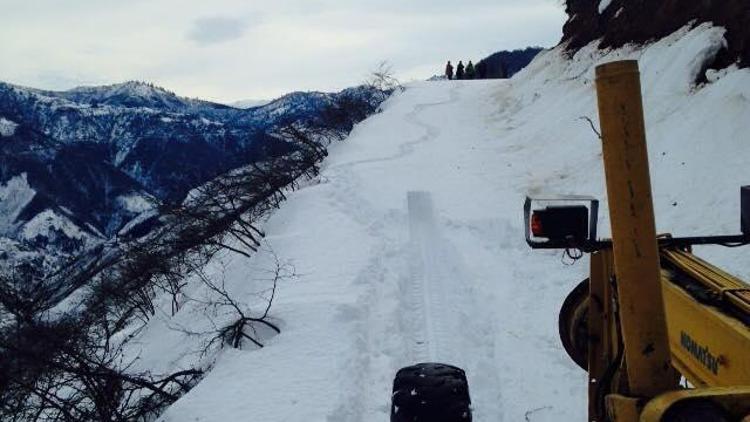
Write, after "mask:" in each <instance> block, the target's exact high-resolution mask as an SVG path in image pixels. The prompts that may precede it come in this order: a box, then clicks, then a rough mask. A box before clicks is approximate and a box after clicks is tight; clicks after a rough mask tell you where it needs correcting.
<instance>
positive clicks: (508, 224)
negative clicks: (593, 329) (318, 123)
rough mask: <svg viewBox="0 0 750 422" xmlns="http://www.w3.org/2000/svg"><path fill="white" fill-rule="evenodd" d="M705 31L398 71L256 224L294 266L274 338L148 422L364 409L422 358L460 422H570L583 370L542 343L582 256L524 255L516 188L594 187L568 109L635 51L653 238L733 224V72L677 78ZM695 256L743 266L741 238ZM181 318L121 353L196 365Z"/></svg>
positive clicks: (259, 286)
mask: <svg viewBox="0 0 750 422" xmlns="http://www.w3.org/2000/svg"><path fill="white" fill-rule="evenodd" d="M723 34H724V30H723V29H721V28H715V27H711V26H710V25H702V26H699V27H698V28H695V29H692V30H689V29H687V28H686V29H682V30H680V31H678V32H677V33H675V34H673V35H671V36H669V37H667V38H665V39H663V40H661V41H658V42H656V43H654V44H652V45H649V46H646V47H627V48H623V49H619V50H611V51H609V50H608V51H600V50H598V49H597V48H596V44H591V45H588V46H585V47H583V48H581V49H580V50H579V51H578V53H576V55H575V56H573V57H572V58H571V59H568V57H567V56H566V52H565V51H563V49H562V48H557V49H554V50H552V51H548V52H545V53H542V54H541V55H540V56H539V57H537V58H536V59H535V61H534V62H533V63H532V64H531V65H530V66H529V67H528V68H527V69H525V70H524V71H523V72H521V73H520V74H518V75H517V76H516V77H515V78H513V79H511V80H509V81H452V82H425V83H416V84H413V85H410V86H409V87H408V89H407V90H406V92H404V93H402V94H400V95H397V96H395V97H393V98H391V99H390V100H389V101H388V102H387V103H386V104H385V106H384V111H383V113H381V114H378V115H376V116H375V117H373V118H370V119H368V120H366V121H365V122H363V123H362V124H360V125H359V126H358V127H356V128H355V130H354V132H353V133H352V135H351V136H350V139H349V140H348V141H347V142H346V143H344V144H342V145H340V146H338V147H337V148H335V149H334V150H333V151H332V154H331V156H330V157H329V160H328V162H327V165H326V166H325V168H324V171H323V173H322V176H321V177H320V180H318V181H317V183H313V184H311V185H310V186H309V187H307V188H305V189H302V190H300V191H298V192H295V193H294V194H292V195H290V197H289V200H288V202H287V203H286V204H284V206H283V207H282V208H281V209H280V210H279V211H278V212H277V213H276V214H275V215H273V217H272V218H271V219H270V220H269V221H268V222H267V223H266V225H265V230H266V232H267V234H268V237H267V242H268V244H267V248H266V249H269V248H270V249H272V250H273V251H274V253H275V254H276V255H278V256H279V257H280V258H281V259H284V260H291V261H292V262H293V264H294V265H295V267H296V272H297V274H298V277H297V280H296V281H294V282H292V281H288V280H287V281H285V282H282V284H281V285H280V286H279V289H278V292H277V297H276V301H275V302H274V305H273V308H272V311H271V315H272V316H273V318H274V321H275V322H276V323H278V324H279V325H280V326H281V327H282V329H283V330H282V333H281V335H278V336H275V337H270V336H265V335H264V334H263V333H261V336H262V338H263V341H264V342H265V345H266V347H265V348H262V349H259V350H233V349H227V350H225V351H224V352H223V353H222V355H221V356H220V357H219V359H218V361H217V362H216V363H215V366H214V367H213V369H212V371H211V372H210V373H209V374H208V375H207V376H206V378H205V379H204V380H203V381H202V382H201V383H200V384H199V385H198V386H197V387H196V388H194V389H193V390H192V391H191V392H190V393H188V394H187V395H186V396H184V397H183V398H182V399H180V400H179V401H178V402H177V403H175V404H174V405H173V406H172V407H171V408H170V409H169V410H168V411H167V412H166V414H165V415H164V416H163V417H162V419H161V420H163V421H183V420H192V421H223V420H262V421H268V422H274V421H323V420H325V421H329V422H352V421H372V422H376V421H377V422H380V421H384V420H388V412H389V408H388V404H389V400H390V388H391V385H390V383H391V379H392V376H393V374H394V373H395V371H396V370H397V369H398V368H399V367H401V366H404V365H407V364H411V363H414V362H415V361H422V360H443V361H448V362H449V363H453V364H457V365H460V366H462V367H464V368H465V369H466V370H467V374H468V377H469V381H470V384H471V392H472V397H473V401H474V409H475V420H477V421H479V422H490V421H519V420H525V419H529V418H531V420H534V421H559V420H570V421H573V420H583V419H584V418H585V408H586V407H585V406H586V405H585V400H586V398H585V387H586V377H585V374H584V373H583V372H582V371H580V369H578V368H577V367H575V365H574V364H573V363H572V362H570V361H569V360H568V358H567V357H566V356H565V354H564V352H563V351H562V349H561V346H560V345H559V341H558V339H557V332H556V330H557V327H556V315H557V310H558V307H559V305H560V304H561V302H562V300H563V298H564V296H565V295H566V294H567V292H568V291H569V290H570V289H571V288H572V287H573V286H574V285H575V284H576V283H577V282H578V281H580V280H581V279H582V278H584V277H585V275H586V272H587V271H586V270H587V266H586V264H585V260H584V261H583V262H579V263H578V264H577V265H575V266H565V265H562V264H561V262H560V258H561V257H560V255H559V254H558V253H556V252H532V251H531V250H529V249H528V247H527V246H526V245H525V243H524V241H523V235H522V233H523V223H522V212H521V207H522V202H523V198H524V195H526V194H527V193H539V192H542V191H544V192H549V191H551V192H560V193H586V194H592V195H596V196H598V197H599V198H601V199H605V195H604V180H603V171H602V166H601V156H600V152H601V148H600V145H599V139H598V138H597V137H596V135H595V134H594V133H593V131H592V130H591V128H590V127H589V125H588V123H586V122H585V121H583V120H581V119H580V117H581V116H588V117H591V118H592V119H594V120H595V121H596V108H595V93H594V91H593V88H592V86H593V68H594V66H595V65H596V64H597V63H601V62H606V61H610V60H616V59H622V58H637V59H639V60H640V63H641V69H642V73H643V89H644V95H645V108H646V115H647V116H646V120H647V127H648V138H649V153H650V164H651V170H652V178H653V187H654V198H655V206H656V215H657V225H658V229H659V231H662V232H664V231H670V232H673V233H678V234H682V235H688V234H707V233H734V232H736V231H737V230H738V215H737V214H738V209H739V195H738V190H739V189H738V188H739V185H741V184H747V183H748V181H750V166H748V157H750V143H748V142H747V139H746V136H745V134H746V133H747V131H748V130H750V71H748V70H738V69H736V68H730V69H729V70H727V71H725V72H722V73H719V74H712V75H711V77H710V78H709V80H710V81H711V82H710V83H707V84H705V85H701V86H694V85H693V81H694V80H695V76H696V75H697V74H698V73H700V72H701V70H702V69H703V68H704V64H705V63H706V62H709V61H711V60H712V58H713V57H714V55H715V54H716V52H717V51H718V50H719V49H720V48H721V46H722V45H723V44H724V38H723ZM604 205H605V206H604V210H603V211H602V212H601V214H600V217H601V219H602V220H603V221H602V226H603V227H604V228H605V230H604V231H605V235H606V227H608V224H607V219H606V217H605V216H606V215H607V207H606V200H605V201H604ZM697 252H698V253H699V254H701V255H703V256H706V257H708V258H710V259H712V260H714V261H716V262H717V263H718V264H719V265H723V266H726V267H727V268H728V269H729V270H731V271H733V272H735V273H736V274H737V275H739V276H740V277H743V278H745V279H750V266H748V264H747V259H746V256H747V250H746V249H742V248H739V249H725V248H721V247H703V248H699V249H698V250H697ZM269 261H271V262H272V261H273V258H272V256H271V255H269V252H267V251H266V252H261V253H259V254H257V255H255V257H254V258H253V259H252V260H250V261H246V260H238V259H229V258H225V259H220V260H218V261H217V262H216V263H215V265H214V269H213V271H214V274H216V275H218V276H220V277H221V279H222V280H225V282H226V283H227V287H228V288H229V289H231V290H232V291H233V292H234V293H235V294H236V295H238V296H239V297H241V298H243V299H244V300H247V301H248V303H251V304H253V303H256V302H255V301H256V300H257V294H258V293H259V292H266V291H267V289H268V281H267V274H266V273H265V272H264V271H263V269H264V268H267V266H268V263H269ZM199 315H201V311H200V309H199V308H190V307H186V308H185V309H181V310H180V311H179V312H178V313H177V314H176V315H175V316H174V317H171V318H170V317H166V316H164V317H163V318H161V319H155V320H153V321H152V322H151V323H150V325H149V326H148V327H147V328H146V329H145V330H144V331H143V332H142V333H140V335H139V337H138V340H139V342H140V344H142V346H141V347H139V348H138V350H134V351H133V353H134V355H137V356H139V357H140V361H139V362H138V363H137V365H144V366H148V367H163V368H180V367H187V365H188V363H189V362H193V361H195V360H196V359H197V357H196V356H198V355H199V352H198V351H199V350H200V347H199V346H200V344H199V343H197V342H196V340H195V338H194V337H192V336H190V335H187V334H186V333H185V331H184V330H183V331H180V330H177V329H175V327H186V326H188V327H193V328H194V329H195V330H196V331H197V330H200V329H201V327H204V326H205V324H206V322H205V321H203V319H202V317H200V316H199ZM137 365H136V366H137Z"/></svg>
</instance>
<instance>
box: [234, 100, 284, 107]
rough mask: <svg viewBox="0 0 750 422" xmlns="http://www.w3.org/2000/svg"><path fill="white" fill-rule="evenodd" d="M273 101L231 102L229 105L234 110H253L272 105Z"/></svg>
mask: <svg viewBox="0 0 750 422" xmlns="http://www.w3.org/2000/svg"><path fill="white" fill-rule="evenodd" d="M271 101H273V100H239V101H234V102H231V103H229V104H227V105H228V106H232V107H234V108H242V109H247V108H253V107H262V106H264V105H266V104H268V103H270V102H271Z"/></svg>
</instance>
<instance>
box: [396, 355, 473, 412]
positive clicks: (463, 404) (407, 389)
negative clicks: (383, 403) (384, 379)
mask: <svg viewBox="0 0 750 422" xmlns="http://www.w3.org/2000/svg"><path fill="white" fill-rule="evenodd" d="M415 421H420V422H471V398H470V397H469V383H468V382H467V381H466V373H465V372H464V371H463V370H462V369H461V368H457V367H455V366H451V365H446V364H442V363H420V364H417V365H414V366H408V367H406V368H403V369H401V370H399V371H398V372H397V373H396V378H395V379H394V380H393V395H392V396H391V422H415Z"/></svg>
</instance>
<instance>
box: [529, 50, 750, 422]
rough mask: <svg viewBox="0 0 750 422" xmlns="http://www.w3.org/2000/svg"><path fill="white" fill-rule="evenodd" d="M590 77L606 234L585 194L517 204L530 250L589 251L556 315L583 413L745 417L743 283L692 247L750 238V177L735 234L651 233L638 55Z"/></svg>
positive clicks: (623, 417)
mask: <svg viewBox="0 0 750 422" xmlns="http://www.w3.org/2000/svg"><path fill="white" fill-rule="evenodd" d="M596 76H597V83H596V85H597V95H598V104H599V116H600V122H601V137H602V147H603V157H604V167H605V175H606V179H607V195H608V200H609V213H610V221H611V225H612V239H611V240H599V239H597V238H596V214H597V209H598V203H597V201H596V200H595V199H592V198H587V197H545V198H527V200H526V204H525V207H524V208H525V218H526V239H527V242H528V243H529V245H530V246H531V247H532V248H560V249H565V250H566V253H567V254H568V255H569V256H570V257H572V258H579V257H581V256H582V254H583V253H590V276H589V278H588V279H587V280H584V281H583V282H582V283H580V284H579V285H578V286H577V287H576V288H575V289H574V290H573V291H572V292H571V293H570V295H569V296H568V297H567V299H566V300H565V302H564V303H563V306H562V310H561V312H560V316H559V326H560V336H561V339H562V343H563V346H564V348H565V350H566V351H567V352H568V354H569V355H570V357H571V358H572V359H573V360H574V361H575V362H576V363H577V364H578V365H579V366H581V367H582V368H583V369H585V370H587V371H588V374H589V384H588V386H589V418H588V420H589V421H597V422H600V421H613V422H635V421H641V422H657V421H662V422H678V421H679V422H685V421H688V422H689V421H705V422H713V421H750V286H749V285H748V284H746V283H744V282H742V281H741V280H739V279H737V278H735V277H733V276H732V275H730V274H728V273H726V272H724V271H722V270H720V269H719V268H716V267H715V266H713V265H711V264H709V263H708V262H706V261H704V260H702V259H700V258H698V257H696V256H695V255H693V254H692V253H691V246H693V245H699V244H719V245H724V246H730V247H731V246H741V245H745V244H748V243H749V242H750V186H746V187H743V188H741V204H742V209H741V216H742V217H741V222H742V234H740V235H731V236H704V237H689V238H677V237H671V236H657V234H656V231H655V224H654V211H653V201H652V197H651V182H650V176H649V169H648V158H647V151H646V139H645V129H644V119H643V106H642V99H641V91H640V78H639V71H638V63H637V62H636V61H620V62H613V63H608V64H605V65H602V66H599V67H598V68H597V69H596ZM571 202H574V203H575V204H571ZM540 204H541V205H540Z"/></svg>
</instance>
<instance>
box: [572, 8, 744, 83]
mask: <svg viewBox="0 0 750 422" xmlns="http://www.w3.org/2000/svg"><path fill="white" fill-rule="evenodd" d="M566 12H567V14H568V16H569V18H568V21H567V23H566V24H565V26H564V28H563V42H564V43H567V48H568V49H569V50H570V51H577V50H578V49H579V48H581V47H583V46H584V45H586V44H588V43H590V42H591V41H594V40H596V39H600V38H601V44H600V47H602V48H607V47H613V48H617V47H620V46H623V45H625V44H627V43H639V44H640V43H644V42H648V41H653V40H656V39H660V38H663V37H665V36H667V35H669V34H671V33H673V32H674V31H676V30H678V29H679V28H681V27H683V26H685V25H688V24H691V25H698V24H701V23H704V22H711V23H713V24H714V25H716V26H722V27H724V28H726V30H727V33H726V35H725V37H726V40H727V46H726V48H725V49H723V50H722V51H721V52H720V53H719V54H718V55H717V56H716V59H715V61H714V63H712V64H711V66H710V67H712V68H717V69H720V68H724V67H727V66H729V65H731V64H733V63H738V64H739V65H740V66H741V67H747V66H750V2H748V1H747V0H601V1H598V0H567V1H566Z"/></svg>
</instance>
